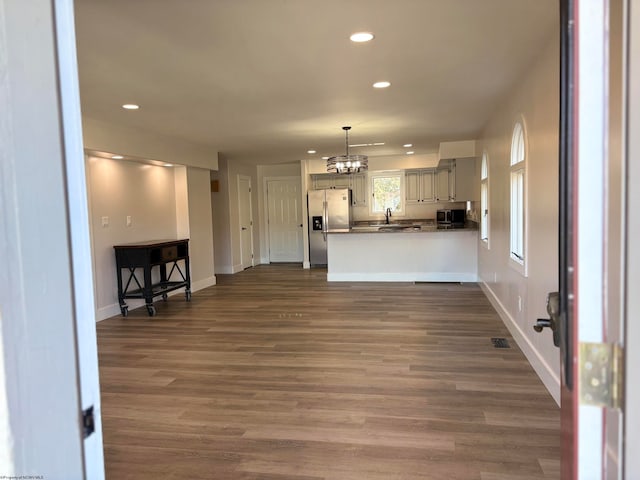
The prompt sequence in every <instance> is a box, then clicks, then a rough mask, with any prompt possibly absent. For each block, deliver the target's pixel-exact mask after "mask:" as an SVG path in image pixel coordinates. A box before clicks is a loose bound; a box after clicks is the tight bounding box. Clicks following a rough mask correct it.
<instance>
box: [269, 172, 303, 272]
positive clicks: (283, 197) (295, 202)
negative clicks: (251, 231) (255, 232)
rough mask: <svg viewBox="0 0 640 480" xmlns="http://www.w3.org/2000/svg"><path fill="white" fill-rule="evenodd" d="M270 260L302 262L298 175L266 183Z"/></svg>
mask: <svg viewBox="0 0 640 480" xmlns="http://www.w3.org/2000/svg"><path fill="white" fill-rule="evenodd" d="M267 203H268V207H269V209H268V213H269V219H268V225H269V261H270V262H302V256H303V251H302V250H303V246H302V245H303V243H302V233H303V232H302V205H301V196H300V178H299V177H292V178H290V179H285V180H269V181H268V182H267Z"/></svg>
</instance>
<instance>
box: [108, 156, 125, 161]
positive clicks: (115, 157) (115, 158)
mask: <svg viewBox="0 0 640 480" xmlns="http://www.w3.org/2000/svg"><path fill="white" fill-rule="evenodd" d="M111 158H113V159H114V160H122V159H123V158H124V157H123V156H122V155H114V156H113V157H111Z"/></svg>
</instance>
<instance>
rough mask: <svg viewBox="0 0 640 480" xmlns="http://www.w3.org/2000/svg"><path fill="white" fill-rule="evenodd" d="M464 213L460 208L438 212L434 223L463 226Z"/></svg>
mask: <svg viewBox="0 0 640 480" xmlns="http://www.w3.org/2000/svg"><path fill="white" fill-rule="evenodd" d="M465 219H466V212H465V211H464V209H462V208H453V209H451V210H438V211H437V212H436V222H437V224H438V225H464V222H465Z"/></svg>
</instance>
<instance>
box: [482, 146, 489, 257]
mask: <svg viewBox="0 0 640 480" xmlns="http://www.w3.org/2000/svg"><path fill="white" fill-rule="evenodd" d="M480 239H481V240H482V242H483V244H484V245H485V246H486V247H489V158H488V156H487V152H483V153H482V163H481V167H480Z"/></svg>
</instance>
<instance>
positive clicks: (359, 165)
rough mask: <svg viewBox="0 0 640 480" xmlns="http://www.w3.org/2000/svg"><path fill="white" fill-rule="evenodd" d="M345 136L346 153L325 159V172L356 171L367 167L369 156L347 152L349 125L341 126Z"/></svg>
mask: <svg viewBox="0 0 640 480" xmlns="http://www.w3.org/2000/svg"><path fill="white" fill-rule="evenodd" d="M342 129H343V130H344V133H345V136H346V141H345V142H346V147H347V153H346V154H345V155H338V156H336V157H331V158H329V159H328V160H327V172H329V173H358V172H362V171H364V170H368V168H369V157H367V156H366V155H350V154H349V130H351V127H342Z"/></svg>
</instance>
